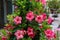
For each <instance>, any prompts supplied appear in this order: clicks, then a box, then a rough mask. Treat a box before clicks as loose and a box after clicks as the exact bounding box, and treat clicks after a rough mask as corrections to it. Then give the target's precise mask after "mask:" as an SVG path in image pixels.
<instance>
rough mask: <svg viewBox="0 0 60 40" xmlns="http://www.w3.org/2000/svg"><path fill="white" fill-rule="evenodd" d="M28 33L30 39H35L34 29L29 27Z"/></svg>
mask: <svg viewBox="0 0 60 40" xmlns="http://www.w3.org/2000/svg"><path fill="white" fill-rule="evenodd" d="M27 33H28V36H29V37H31V38H34V36H35V33H34V32H33V28H31V27H28V29H27Z"/></svg>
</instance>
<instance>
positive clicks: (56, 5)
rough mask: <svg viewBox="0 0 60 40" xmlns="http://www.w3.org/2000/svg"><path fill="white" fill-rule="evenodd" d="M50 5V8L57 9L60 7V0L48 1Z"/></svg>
mask: <svg viewBox="0 0 60 40" xmlns="http://www.w3.org/2000/svg"><path fill="white" fill-rule="evenodd" d="M48 6H49V8H50V9H55V10H57V9H59V8H60V2H59V1H58V0H52V1H48Z"/></svg>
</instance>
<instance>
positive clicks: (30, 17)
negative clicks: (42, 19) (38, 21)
mask: <svg viewBox="0 0 60 40" xmlns="http://www.w3.org/2000/svg"><path fill="white" fill-rule="evenodd" d="M26 19H27V20H29V21H32V20H33V19H34V14H33V12H32V11H30V12H28V13H27V14H26Z"/></svg>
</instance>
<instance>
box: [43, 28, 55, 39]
mask: <svg viewBox="0 0 60 40" xmlns="http://www.w3.org/2000/svg"><path fill="white" fill-rule="evenodd" d="M44 32H45V35H46V37H47V38H48V39H51V38H54V37H55V33H54V32H53V31H52V30H50V29H47V30H45V31H44Z"/></svg>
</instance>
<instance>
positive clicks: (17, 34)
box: [14, 30, 25, 40]
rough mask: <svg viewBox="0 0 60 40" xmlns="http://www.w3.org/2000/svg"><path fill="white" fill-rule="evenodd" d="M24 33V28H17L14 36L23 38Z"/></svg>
mask: <svg viewBox="0 0 60 40" xmlns="http://www.w3.org/2000/svg"><path fill="white" fill-rule="evenodd" d="M24 34H25V31H24V30H17V31H16V32H15V34H14V35H15V36H16V38H17V40H18V39H21V38H23V37H24Z"/></svg>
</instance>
